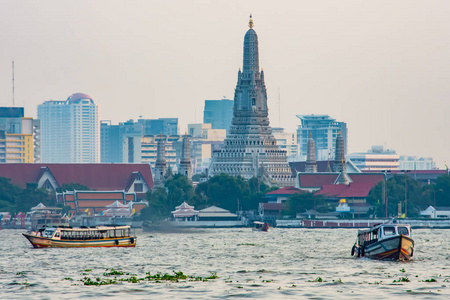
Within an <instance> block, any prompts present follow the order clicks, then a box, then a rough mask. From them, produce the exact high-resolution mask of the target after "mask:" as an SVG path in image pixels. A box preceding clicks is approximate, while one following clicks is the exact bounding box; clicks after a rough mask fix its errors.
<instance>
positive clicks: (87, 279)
mask: <svg viewBox="0 0 450 300" xmlns="http://www.w3.org/2000/svg"><path fill="white" fill-rule="evenodd" d="M80 281H81V282H83V284H84V285H97V286H98V285H109V284H116V283H117V281H116V280H112V279H105V280H102V279H101V278H96V280H92V279H91V278H90V277H84V278H83V279H81V280H80Z"/></svg>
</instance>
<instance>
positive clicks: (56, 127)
mask: <svg viewBox="0 0 450 300" xmlns="http://www.w3.org/2000/svg"><path fill="white" fill-rule="evenodd" d="M38 119H39V120H41V152H42V162H44V163H97V162H100V132H99V118H98V106H97V105H96V104H95V103H94V101H93V100H92V98H91V97H90V96H88V95H86V94H82V93H76V94H72V95H70V96H69V98H67V100H66V101H53V100H50V101H46V102H44V103H43V104H40V105H38Z"/></svg>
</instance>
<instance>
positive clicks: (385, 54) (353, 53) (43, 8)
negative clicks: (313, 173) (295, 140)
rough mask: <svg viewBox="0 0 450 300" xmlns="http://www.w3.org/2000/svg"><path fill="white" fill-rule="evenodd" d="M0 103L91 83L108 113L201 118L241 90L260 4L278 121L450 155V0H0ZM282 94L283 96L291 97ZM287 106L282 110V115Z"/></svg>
mask: <svg viewBox="0 0 450 300" xmlns="http://www.w3.org/2000/svg"><path fill="white" fill-rule="evenodd" d="M0 6H1V8H2V9H1V10H0V17H1V20H2V21H0V22H2V24H3V26H2V28H3V29H2V30H1V31H0V40H1V41H2V44H3V45H4V48H3V49H2V51H1V52H0V87H1V88H0V99H1V105H0V106H12V104H13V103H12V82H11V61H12V60H13V59H14V61H15V106H23V107H25V114H26V115H27V116H32V117H36V115H37V114H36V110H37V105H39V104H41V103H43V102H44V101H48V100H51V99H53V100H63V99H65V98H66V97H67V95H70V94H73V93H77V92H82V93H86V94H88V95H90V96H91V97H92V98H93V99H94V101H95V102H96V103H97V104H98V105H99V106H100V113H101V115H100V117H99V119H100V120H111V121H113V122H114V123H118V122H125V121H126V120H128V119H135V120H136V119H138V118H139V116H142V117H143V118H146V119H154V118H168V117H169V118H170V117H177V118H179V122H180V132H183V131H184V129H185V128H186V127H187V124H189V123H200V122H201V121H202V113H203V105H204V100H205V99H222V98H223V96H226V97H227V98H230V99H232V98H233V97H232V96H233V92H234V87H235V81H236V72H237V70H238V69H239V68H240V67H241V64H242V62H241V56H242V38H243V37H244V34H245V32H246V29H247V28H246V24H247V22H248V16H249V14H250V13H252V14H253V20H254V23H255V29H256V30H257V32H258V36H259V42H260V47H261V51H260V57H261V62H262V64H261V66H260V67H262V68H263V69H264V71H265V72H266V74H267V75H266V82H267V93H268V106H269V109H270V111H269V118H270V120H271V123H270V125H271V126H272V127H279V126H281V127H284V128H286V129H287V130H288V131H295V130H296V128H297V126H298V125H299V121H298V119H297V118H296V115H307V114H328V115H330V116H332V117H334V118H336V119H338V120H340V121H343V122H346V123H347V126H348V153H352V152H361V151H366V150H367V149H369V148H370V147H371V146H372V145H384V146H386V147H388V148H391V149H395V150H396V151H397V153H399V154H407V155H417V156H424V157H433V159H434V160H435V161H436V165H437V166H438V167H439V168H443V167H444V161H447V163H448V160H450V157H449V153H448V150H447V149H449V148H450V142H449V141H448V139H447V138H446V133H447V131H446V130H448V128H449V127H450V126H449V125H450V120H448V118H447V117H446V114H445V112H446V111H450V110H449V108H450V104H449V101H446V96H447V95H448V94H449V90H450V88H449V87H448V86H447V82H448V79H449V77H450V60H449V59H448V56H449V53H450V43H449V41H448V39H446V37H447V36H448V33H449V32H450V26H449V25H450V21H448V18H447V16H448V13H449V12H450V3H447V2H444V1H431V2H426V3H425V2H424V3H415V5H410V3H409V1H397V2H395V3H391V2H389V1H377V2H376V3H375V2H373V3H365V2H364V3H355V2H354V1H340V2H339V3H335V2H334V1H323V2H320V3H309V2H303V1H299V2H294V1H286V2H285V3H283V4H282V5H280V4H278V5H277V4H271V3H270V2H268V3H260V2H256V1H249V2H247V3H240V2H238V1H228V2H226V3H210V2H208V1H198V2H196V5H193V4H192V3H187V2H186V3H185V2H183V1H173V2H171V3H166V2H163V1H161V2H152V3H147V2H145V1H132V2H127V5H125V4H124V3H122V2H118V1H117V2H116V1H108V2H106V1H97V2H95V3H90V2H87V3H73V2H68V1H67V2H66V1H44V2H42V3H35V2H33V1H17V2H7V1H2V2H0ZM279 99H280V100H281V101H279ZM280 109H281V112H280Z"/></svg>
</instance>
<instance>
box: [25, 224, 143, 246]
mask: <svg viewBox="0 0 450 300" xmlns="http://www.w3.org/2000/svg"><path fill="white" fill-rule="evenodd" d="M23 235H24V236H25V237H26V238H27V239H28V241H29V242H30V243H31V245H33V247H34V248H47V247H58V248H83V247H135V246H136V240H137V238H136V236H135V235H133V234H132V232H131V228H130V226H106V225H105V226H95V227H76V228H74V227H44V228H41V229H39V230H37V231H30V232H27V233H24V234H23Z"/></svg>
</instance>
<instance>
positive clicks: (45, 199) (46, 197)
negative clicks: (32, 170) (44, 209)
mask: <svg viewBox="0 0 450 300" xmlns="http://www.w3.org/2000/svg"><path fill="white" fill-rule="evenodd" d="M39 203H42V204H44V205H45V206H55V205H56V197H55V193H54V192H49V191H47V190H46V189H42V188H40V189H38V188H35V187H33V186H29V187H27V188H26V189H24V190H23V191H21V192H20V193H19V194H18V195H17V197H16V199H15V212H19V211H20V212H28V211H30V210H31V208H32V207H34V206H36V205H38V204H39Z"/></svg>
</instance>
